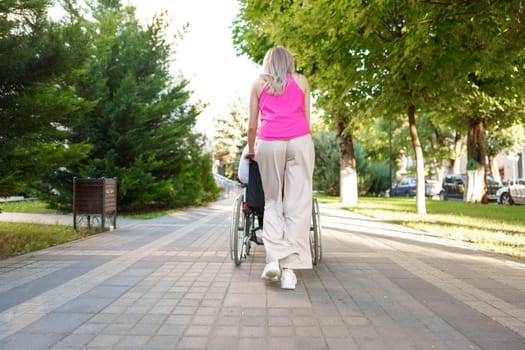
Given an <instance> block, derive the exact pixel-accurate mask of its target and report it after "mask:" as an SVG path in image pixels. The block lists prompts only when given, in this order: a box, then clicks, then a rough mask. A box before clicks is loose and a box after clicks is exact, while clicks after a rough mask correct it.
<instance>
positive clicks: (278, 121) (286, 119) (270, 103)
mask: <svg viewBox="0 0 525 350" xmlns="http://www.w3.org/2000/svg"><path fill="white" fill-rule="evenodd" d="M286 80H287V84H286V87H285V89H284V93H283V94H282V95H270V94H269V93H268V91H267V90H268V88H267V87H266V86H265V87H264V88H263V90H262V92H261V96H259V111H260V112H261V127H260V128H259V134H258V136H257V137H258V138H259V139H261V140H268V141H273V140H291V139H294V138H297V137H301V136H304V135H307V134H309V133H310V125H309V123H308V120H307V119H306V113H305V109H304V93H303V91H302V90H301V88H300V87H299V85H298V84H297V82H296V81H295V79H294V78H293V75H292V74H287V75H286Z"/></svg>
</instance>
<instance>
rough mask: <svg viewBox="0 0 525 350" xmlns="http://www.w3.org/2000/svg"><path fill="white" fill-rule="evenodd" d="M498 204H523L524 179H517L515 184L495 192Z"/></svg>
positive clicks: (524, 194)
mask: <svg viewBox="0 0 525 350" xmlns="http://www.w3.org/2000/svg"><path fill="white" fill-rule="evenodd" d="M496 200H497V201H498V204H505V205H511V204H525V179H518V180H517V181H516V182H515V183H512V184H509V185H507V186H503V187H501V188H500V189H499V190H498V191H497V192H496Z"/></svg>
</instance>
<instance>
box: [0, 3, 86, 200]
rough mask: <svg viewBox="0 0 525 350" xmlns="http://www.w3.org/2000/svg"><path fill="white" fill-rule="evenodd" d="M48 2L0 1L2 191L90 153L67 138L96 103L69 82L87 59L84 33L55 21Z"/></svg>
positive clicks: (0, 193) (23, 187)
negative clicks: (77, 119)
mask: <svg viewBox="0 0 525 350" xmlns="http://www.w3.org/2000/svg"><path fill="white" fill-rule="evenodd" d="M49 5H50V1H46V0H35V1H14V0H6V1H2V2H1V4H0V125H1V127H0V196H6V195H12V194H16V193H19V192H21V191H26V190H27V187H28V184H30V183H31V182H32V181H33V180H36V179H38V178H39V177H40V176H42V175H44V176H48V175H50V174H52V173H53V172H56V171H58V169H60V168H61V167H63V166H67V165H68V163H69V162H72V161H75V160H78V159H81V158H85V157H86V155H87V151H88V148H87V147H85V146H83V145H75V144H71V143H70V142H69V140H68V139H69V136H70V134H69V131H70V130H69V126H70V125H71V122H73V121H74V120H76V118H77V117H78V115H79V112H81V111H87V110H89V109H90V108H91V107H92V104H91V103H89V102H87V101H86V100H84V99H82V98H80V97H79V96H78V95H77V94H76V92H75V90H74V88H73V87H72V86H71V85H70V84H69V81H70V80H71V78H72V77H73V76H74V75H75V74H76V71H77V67H78V66H81V65H82V63H83V60H84V59H83V58H82V57H84V56H85V53H86V50H85V47H86V45H85V38H84V37H83V36H82V35H79V33H81V28H80V27H79V26H78V25H76V24H73V23H53V22H50V21H49V20H48V19H47V17H46V16H47V13H46V11H47V8H48V7H49ZM73 158H76V159H75V160H73Z"/></svg>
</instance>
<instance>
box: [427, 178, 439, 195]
mask: <svg viewBox="0 0 525 350" xmlns="http://www.w3.org/2000/svg"><path fill="white" fill-rule="evenodd" d="M441 189H442V187H441V183H439V181H436V180H425V196H427V197H429V198H434V197H439V194H440V193H441Z"/></svg>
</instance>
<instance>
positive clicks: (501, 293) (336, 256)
mask: <svg viewBox="0 0 525 350" xmlns="http://www.w3.org/2000/svg"><path fill="white" fill-rule="evenodd" d="M231 203H232V201H231V200H229V199H226V200H222V201H220V202H217V203H214V204H213V205H210V206H208V207H203V208H197V209H191V210H187V211H184V212H179V213H176V214H173V215H169V216H165V217H162V218H158V219H153V220H148V221H128V222H126V225H123V226H122V227H121V228H119V229H118V230H116V231H113V232H107V233H103V234H99V235H96V236H92V237H89V238H87V239H84V240H80V241H77V242H72V243H68V244H65V245H61V246H57V247H53V248H50V249H45V250H42V251H39V252H36V253H32V254H28V255H25V256H20V257H16V258H11V259H7V260H3V261H0V349H2V350H10V349H16V350H23V349H28V350H38V349H42V350H47V349H54V350H71V349H98V350H102V349H126V350H128V349H253V350H257V349H287V350H288V349H300V350H308V349H344V350H351V349H389V350H392V349H403V350H404V349H446V350H451V349H487V350H488V349H498V350H501V349H516V350H523V349H525V264H524V263H523V262H520V261H517V260H514V259H511V258H508V257H505V256H501V255H496V254H490V253H486V252H483V251H480V250H477V249H475V248H473V247H472V246H470V245H468V244H464V243H458V242H454V241H450V240H447V239H441V238H436V237H432V236H428V235H423V234H421V233H419V232H417V231H414V230H410V229H407V228H404V227H401V226H398V225H393V224H387V223H384V222H381V221H379V220H374V219H370V218H365V217H362V216H358V215H355V214H353V213H351V212H348V211H344V210H340V209H336V208H334V207H331V206H328V205H322V204H321V206H320V211H321V223H322V238H323V241H322V242H323V259H322V260H321V263H320V264H319V265H318V266H316V267H315V268H314V269H313V270H305V271H297V276H298V284H297V288H296V290H293V291H291V290H281V289H280V286H279V284H271V283H266V282H264V281H262V280H261V279H260V274H261V271H262V269H263V267H264V250H263V248H262V247H260V246H259V247H255V249H253V250H252V254H251V256H249V257H248V259H247V260H246V261H245V262H243V263H242V264H241V265H240V266H235V265H234V263H233V262H232V260H231V259H230V252H229V221H230V214H231ZM2 215H3V214H2ZM1 219H2V218H1V217H0V220H1Z"/></svg>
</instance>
